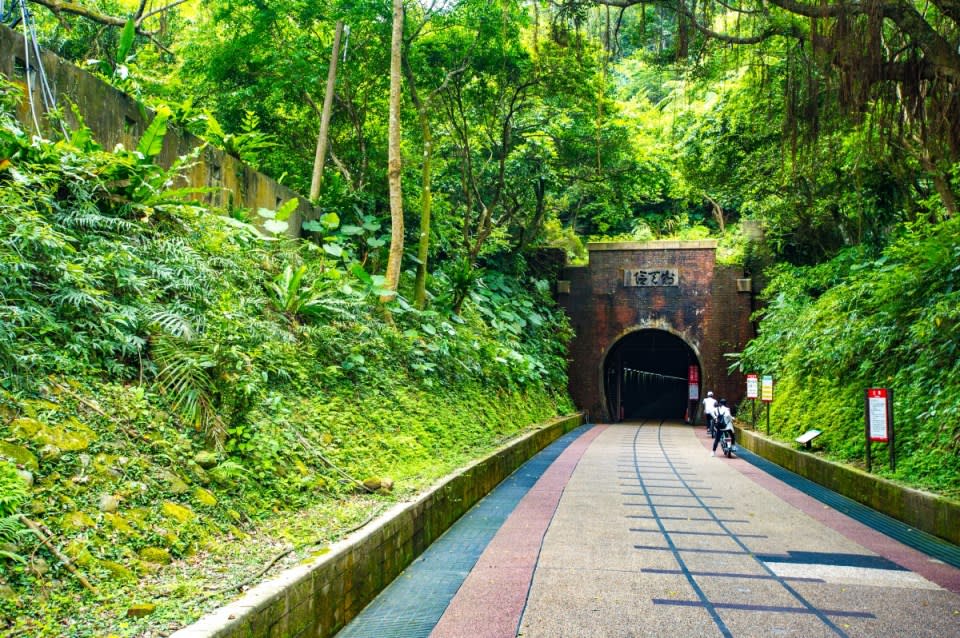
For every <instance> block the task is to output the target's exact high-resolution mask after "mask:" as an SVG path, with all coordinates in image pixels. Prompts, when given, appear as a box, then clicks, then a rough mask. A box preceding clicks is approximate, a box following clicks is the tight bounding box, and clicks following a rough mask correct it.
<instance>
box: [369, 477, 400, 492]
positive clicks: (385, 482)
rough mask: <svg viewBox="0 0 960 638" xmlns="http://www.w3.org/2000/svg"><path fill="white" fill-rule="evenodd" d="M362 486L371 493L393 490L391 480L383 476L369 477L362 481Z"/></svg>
mask: <svg viewBox="0 0 960 638" xmlns="http://www.w3.org/2000/svg"><path fill="white" fill-rule="evenodd" d="M363 486H364V487H365V488H367V490H369V491H371V492H378V491H379V492H389V491H390V490H392V489H393V479H391V478H387V477H385V476H371V477H370V478H368V479H365V480H364V481H363Z"/></svg>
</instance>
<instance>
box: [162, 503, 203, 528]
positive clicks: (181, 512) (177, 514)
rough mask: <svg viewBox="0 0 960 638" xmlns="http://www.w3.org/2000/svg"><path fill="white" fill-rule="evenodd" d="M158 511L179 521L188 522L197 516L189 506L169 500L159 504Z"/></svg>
mask: <svg viewBox="0 0 960 638" xmlns="http://www.w3.org/2000/svg"><path fill="white" fill-rule="evenodd" d="M160 513H161V514H163V515H164V516H166V517H167V518H172V519H174V520H176V521H178V522H180V523H189V522H190V521H192V520H193V519H194V518H196V517H197V515H196V514H194V513H193V510H191V509H190V508H189V507H187V506H185V505H178V504H176V503H171V502H170V501H165V502H164V503H163V505H161V506H160Z"/></svg>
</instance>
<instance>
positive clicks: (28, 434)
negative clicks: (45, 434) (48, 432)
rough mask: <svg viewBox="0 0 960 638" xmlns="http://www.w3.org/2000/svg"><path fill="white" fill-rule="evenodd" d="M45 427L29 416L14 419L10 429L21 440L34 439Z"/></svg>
mask: <svg viewBox="0 0 960 638" xmlns="http://www.w3.org/2000/svg"><path fill="white" fill-rule="evenodd" d="M44 427H45V426H44V425H43V423H41V422H40V421H37V420H36V419H33V418H31V417H28V416H25V417H20V418H19V419H14V420H13V422H12V423H11V424H10V429H11V430H12V431H13V433H14V434H15V435H16V436H18V437H20V438H21V439H32V438H33V437H34V436H36V434H37V433H38V432H39V431H40V430H42V429H43V428H44Z"/></svg>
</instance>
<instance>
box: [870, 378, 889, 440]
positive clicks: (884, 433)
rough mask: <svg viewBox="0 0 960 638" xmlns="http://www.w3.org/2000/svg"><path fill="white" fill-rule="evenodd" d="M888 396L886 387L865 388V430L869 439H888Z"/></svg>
mask: <svg viewBox="0 0 960 638" xmlns="http://www.w3.org/2000/svg"><path fill="white" fill-rule="evenodd" d="M889 415H890V397H889V393H888V392H887V388H868V389H867V430H868V432H869V433H870V440H871V441H889V440H890V433H889V424H890V416H889Z"/></svg>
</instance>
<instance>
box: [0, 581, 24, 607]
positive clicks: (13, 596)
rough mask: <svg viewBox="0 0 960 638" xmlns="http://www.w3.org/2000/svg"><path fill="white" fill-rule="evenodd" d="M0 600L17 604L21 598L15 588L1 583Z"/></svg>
mask: <svg viewBox="0 0 960 638" xmlns="http://www.w3.org/2000/svg"><path fill="white" fill-rule="evenodd" d="M0 600H6V601H9V602H12V603H16V602H17V601H18V600H19V596H17V592H15V591H13V587H11V586H10V585H7V584H6V583H0Z"/></svg>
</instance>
